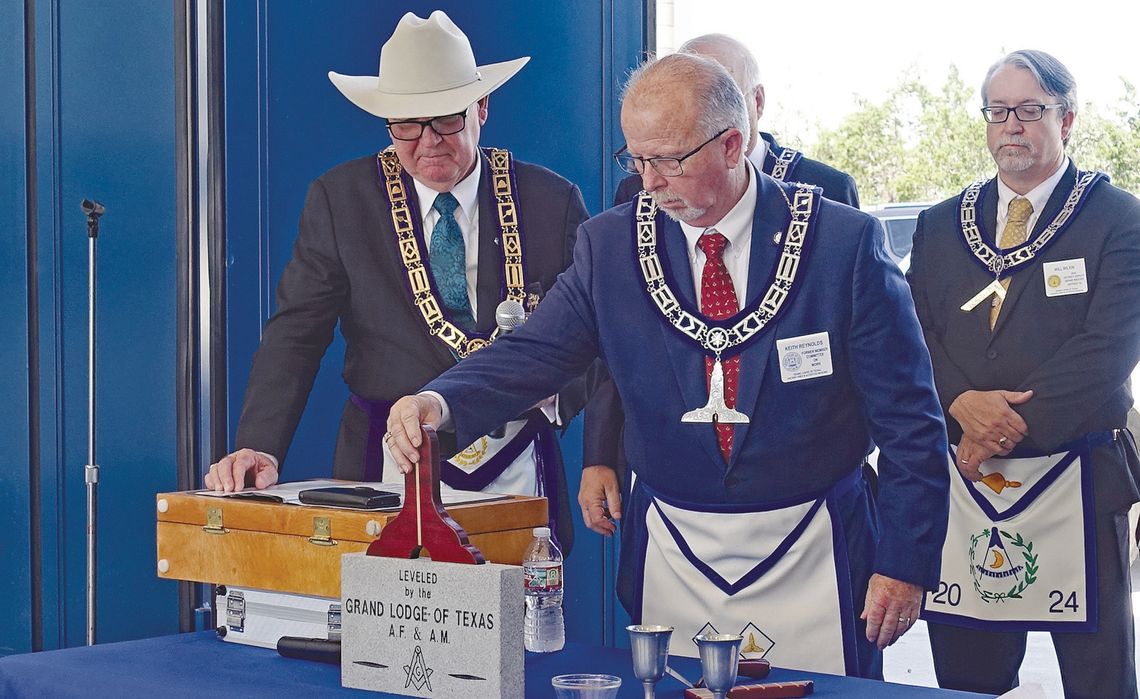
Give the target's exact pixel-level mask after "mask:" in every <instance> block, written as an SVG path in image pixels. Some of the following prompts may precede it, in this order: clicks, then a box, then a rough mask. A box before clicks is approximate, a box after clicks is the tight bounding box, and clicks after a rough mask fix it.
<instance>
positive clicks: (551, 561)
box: [523, 527, 566, 653]
mask: <svg viewBox="0 0 1140 699" xmlns="http://www.w3.org/2000/svg"><path fill="white" fill-rule="evenodd" d="M523 585H524V587H525V592H526V613H525V615H524V616H523V646H524V647H525V648H526V649H527V650H529V651H533V652H535V653H550V652H552V651H556V650H562V646H564V645H565V644H566V625H565V622H564V621H563V619H562V552H561V551H559V550H558V547H557V546H556V545H555V544H554V542H553V541H551V540H550V527H535V528H534V541H532V542H530V546H528V547H527V549H526V553H525V554H523Z"/></svg>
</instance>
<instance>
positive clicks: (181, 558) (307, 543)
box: [156, 492, 547, 598]
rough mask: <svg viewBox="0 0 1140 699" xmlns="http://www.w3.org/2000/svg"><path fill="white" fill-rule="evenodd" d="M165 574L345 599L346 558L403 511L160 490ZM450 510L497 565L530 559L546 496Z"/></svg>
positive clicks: (160, 551)
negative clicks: (342, 575)
mask: <svg viewBox="0 0 1140 699" xmlns="http://www.w3.org/2000/svg"><path fill="white" fill-rule="evenodd" d="M156 505H157V512H158V547H157V548H158V575H159V577H160V578H169V579H172V580H193V581H196V582H204V583H213V584H218V585H236V586H239V587H252V588H257V589H261V590H272V591H276V592H293V593H298V594H304V595H316V596H319V597H332V598H339V597H340V557H341V555H343V554H345V553H353V552H356V551H364V550H365V549H367V548H368V545H369V544H370V543H372V541H373V540H374V539H375V538H376V537H377V536H379V535H380V530H381V529H383V527H384V526H385V524H386V523H387V522H388V521H389V520H391V519H392V518H394V517H395V516H396V512H375V511H372V512H369V511H361V510H345V509H338V508H328V507H312V506H309V505H286V504H281V503H276V502H265V501H258V500H250V499H243V498H217V497H210V496H208V495H198V494H196V493H194V492H179V493H159V494H158V495H157V496H156ZM447 511H448V513H449V514H450V515H451V516H452V518H454V519H455V521H456V522H458V523H459V524H460V526H462V527H463V528H464V529H465V530H466V531H467V536H468V538H469V539H470V540H471V543H472V544H474V545H475V546H477V547H479V550H481V551H482V552H483V555H484V557H485V558H486V559H487V560H488V561H489V562H492V563H509V564H512V565H519V564H520V563H522V557H523V552H524V551H525V550H526V547H527V545H528V544H530V541H531V539H532V538H533V537H532V534H531V530H532V529H533V528H534V527H541V526H545V525H546V523H547V509H546V498H540V497H525V496H510V497H508V498H505V499H501V500H492V501H487V502H476V503H470V504H465V505H452V506H450V507H448V509H447Z"/></svg>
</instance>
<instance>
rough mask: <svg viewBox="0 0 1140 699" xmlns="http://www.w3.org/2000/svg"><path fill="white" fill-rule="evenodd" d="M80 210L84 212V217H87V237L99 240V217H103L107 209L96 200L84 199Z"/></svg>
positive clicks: (80, 203)
mask: <svg viewBox="0 0 1140 699" xmlns="http://www.w3.org/2000/svg"><path fill="white" fill-rule="evenodd" d="M79 208H80V209H82V210H83V215H84V216H86V217H87V237H88V238H98V237H99V217H100V216H102V215H103V212H104V211H106V209H104V208H103V205H102V204H100V203H99V202H97V201H95V200H94V199H84V200H83V201H81V202H79Z"/></svg>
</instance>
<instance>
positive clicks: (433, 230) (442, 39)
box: [206, 11, 587, 544]
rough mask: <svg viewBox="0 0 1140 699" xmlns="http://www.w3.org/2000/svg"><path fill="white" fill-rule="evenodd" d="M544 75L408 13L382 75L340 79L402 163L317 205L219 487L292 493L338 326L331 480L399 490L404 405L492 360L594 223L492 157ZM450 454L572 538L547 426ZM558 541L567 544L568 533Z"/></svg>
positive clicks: (379, 160)
mask: <svg viewBox="0 0 1140 699" xmlns="http://www.w3.org/2000/svg"><path fill="white" fill-rule="evenodd" d="M528 60H529V58H526V57H524V58H519V59H516V60H513V61H506V62H503V63H496V64H492V65H485V66H478V65H476V63H475V57H474V54H473V52H472V50H471V45H470V43H469V42H468V40H467V37H466V36H465V35H464V34H463V32H462V31H460V29H459V28H458V27H457V26H455V24H454V23H453V22H452V21H451V20H450V19H449V18H448V16H447V15H446V14H444V13H443V12H439V11H436V12H433V13H432V14H431V16H430V17H429V18H428V19H426V20H425V19H422V18H420V17H417V16H416V15H414V14H412V13H410V12H409V13H407V14H406V15H404V17H403V18H402V19H401V20H400V22H399V24H398V25H397V27H396V30H395V32H394V33H393V34H392V37H391V38H390V39H389V40H388V41H387V43H385V44H384V46H383V48H382V49H381V52H380V69H379V74H378V75H376V76H349V75H340V74H338V73H333V72H330V73H329V78H330V80H332V82H333V84H334V85H336V87H337V89H339V90H340V91H341V92H342V93H343V94H344V95H345V96H346V97H347V98H348V99H349V100H351V101H352V102H353V103H354V104H356V105H357V106H358V107H360V108H361V109H363V110H365V111H367V112H369V113H370V114H374V115H376V116H378V117H381V118H383V119H385V120H386V122H387V126H388V131H389V134H390V135H391V137H392V146H391V147H390V148H387V149H385V150H384V151H382V152H381V153H379V154H373V155H369V156H366V157H363V158H359V159H356V160H352V161H349V162H347V163H343V164H341V165H339V166H337V167H335V168H333V169H332V170H330V171H329V172H327V173H325V174H324V175H322V176H321V177H319V178H318V179H317V180H316V181H315V182H314V183H313V184H312V186H311V187H310V189H309V194H308V199H307V201H306V203H305V209H304V212H303V213H302V215H301V223H300V233H299V235H298V237H297V241H296V243H295V246H294V250H293V258H292V260H290V262H289V264H288V266H287V267H286V268H285V271H284V273H283V274H282V277H281V282H280V284H279V286H278V289H277V309H276V312H275V313H274V315H273V317H272V318H270V320H269V322H268V323H267V324H266V326H265V330H264V333H263V335H262V341H261V346H260V347H259V348H258V350H257V353H256V355H255V356H254V361H253V368H252V370H251V372H250V378H249V384H248V386H247V388H246V394H245V402H244V404H243V406H242V414H241V419H240V422H239V424H238V430H237V437H236V439H235V447H236V450H235V451H234V452H233V453H231V454H229V455H227V456H226V457H224V458H222V459H220V460H219V461H218V462H217V463H215V464H213V465H212V466H211V467H210V472H209V473H208V474H207V476H206V486H207V487H210V488H214V489H215V490H223V491H231V490H241V489H242V488H243V487H249V486H252V487H256V488H264V487H267V486H269V485H271V484H273V483H275V482H277V479H278V474H279V471H280V468H281V466H282V465H283V462H284V460H285V456H286V452H287V451H288V448H289V443H290V441H291V440H292V436H293V432H294V430H295V429H296V426H297V422H298V420H299V419H300V416H301V413H302V411H303V409H304V407H305V402H306V400H307V398H308V394H309V390H310V388H311V386H312V382H313V377H314V376H315V374H316V372H317V369H318V367H319V364H320V361H321V357H322V355H323V354H324V352H325V350H326V348H327V347H328V344H329V342H330V341H331V340H332V333H333V329H334V327H335V326H336V325H337V323H338V322H339V323H340V329H341V333H342V334H343V336H344V338H345V343H346V351H345V363H344V364H345V366H344V378H345V382H346V383H347V384H348V387H349V388H350V389H351V391H352V397H351V399H350V400H349V401H348V402H347V403H346V404H345V407H344V411H343V414H342V416H341V423H340V432H339V434H338V437H337V444H336V454H335V458H334V465H333V475H334V476H336V477H338V478H345V479H351V480H366V481H378V480H382V479H384V478H388V479H391V478H395V477H396V476H398V474H397V472H396V471H395V470H394V469H391V468H390V467H388V468H386V467H385V466H384V462H385V460H386V458H387V447H386V444H385V437H386V435H385V430H384V422H385V419H386V416H387V412H388V408H389V406H390V405H391V401H394V400H395V399H396V398H398V397H400V396H402V395H405V394H407V393H411V392H414V391H416V390H418V389H419V388H420V387H421V386H423V385H424V384H425V383H427V382H428V381H430V380H431V379H433V378H435V377H436V376H437V375H439V374H440V373H442V372H443V371H444V370H446V369H447V368H448V367H450V366H452V365H454V364H455V363H456V362H458V361H461V360H462V359H464V358H466V357H467V356H468V355H470V354H471V353H472V352H474V351H475V350H477V349H479V348H480V347H482V346H485V345H486V344H487V343H488V342H489V341H490V340H491V339H492V334H493V332H494V331H495V329H496V322H495V311H496V307H497V306H498V305H499V304H500V302H502V301H503V300H504V299H505V298H508V297H509V298H513V299H516V300H519V301H523V300H525V299H526V298H527V296H528V295H530V296H534V295H536V294H539V293H541V292H542V291H545V290H546V289H549V288H550V287H551V286H552V285H553V284H554V280H555V278H556V277H557V275H558V273H559V272H561V271H562V270H563V269H565V268H566V267H567V266H568V265H569V263H570V259H571V249H572V247H573V242H574V233H575V230H576V228H577V226H578V224H579V223H581V222H582V221H583V220H585V219H586V217H587V213H586V208H585V205H584V203H583V201H582V195H581V193H580V192H579V191H578V188H577V187H576V186H575V185H573V184H571V183H570V182H568V181H566V180H565V179H563V178H562V177H560V176H558V175H556V174H555V173H553V172H551V171H549V170H547V169H545V168H542V167H539V166H537V165H532V164H529V163H523V162H519V161H516V160H514V159H513V158H512V157H511V155H510V153H509V152H507V151H504V150H498V149H480V148H479V132H480V128H481V127H482V125H483V123H484V122H485V121H486V120H487V114H488V95H489V94H490V93H491V92H493V91H494V90H495V89H497V88H498V87H499V86H501V85H502V84H503V83H505V82H506V81H507V80H509V79H510V78H511V76H513V75H514V74H515V73H516V72H518V70H519V69H520V68H522V67H523V65H524V64H525V63H526V62H527V61H528ZM566 402H569V401H563V403H566ZM563 407H568V406H563ZM546 411H547V414H550V413H552V412H553V411H552V410H551V409H550V408H547V409H546ZM464 447H466V448H464ZM441 448H442V449H443V451H444V454H445V455H452V454H454V456H452V458H451V459H450V461H449V462H448V463H445V464H443V477H444V481H445V482H447V483H448V484H450V485H452V486H453V487H457V488H461V489H466V490H483V489H485V490H489V491H494V492H512V493H526V494H536V493H537V494H545V495H548V496H550V498H551V515H552V516H551V519H552V521H556V520H558V519H559V517H558V515H559V514H560V515H562V519H563V522H568V521H569V520H568V515H569V512H568V508H567V507H566V505H565V487H564V478H565V477H564V474H563V473H562V468H561V462H560V456H559V454H558V450H557V445H556V443H555V440H554V439H553V438H552V434H551V429H550V421H549V419H548V417H547V416H546V414H543V413H542V412H540V411H538V410H532V411H528V412H527V413H526V414H524V415H523V416H522V417H521V418H520V419H517V420H514V421H512V422H510V423H508V424H507V425H506V426H505V427H503V428H501V429H499V430H497V431H496V432H495V433H493V435H492V436H487V437H481V438H479V439H477V440H475V441H474V443H472V444H471V445H470V446H468V445H467V444H463V445H456V444H455V443H454V441H453V440H452V441H451V442H450V443H448V441H447V436H446V435H444V436H441ZM460 449H461V450H462V451H459V450H460ZM456 451H459V453H458V454H456V453H455V452H456ZM559 500H562V501H563V503H562V506H561V507H558V505H559ZM560 533H562V534H563V543H564V544H567V543H569V542H568V541H567V540H566V539H567V538H568V536H569V528H560Z"/></svg>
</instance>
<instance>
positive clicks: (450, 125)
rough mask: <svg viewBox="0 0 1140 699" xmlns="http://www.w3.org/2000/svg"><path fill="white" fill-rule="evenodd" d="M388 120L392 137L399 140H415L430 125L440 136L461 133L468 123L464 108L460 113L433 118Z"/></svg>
mask: <svg viewBox="0 0 1140 699" xmlns="http://www.w3.org/2000/svg"><path fill="white" fill-rule="evenodd" d="M387 122H388V133H390V134H392V138H394V139H396V140H397V141H415V140H417V139H418V138H419V137H420V136H422V135H423V133H424V129H425V128H427V127H429V126H430V127H431V130H432V131H434V132H436V134H438V135H440V136H450V135H451V134H453V133H459V132H460V131H462V130H463V127H464V126H466V125H467V110H466V109H464V110H463V111H462V112H459V113H458V114H448V115H447V116H437V117H434V118H431V119H411V120H409V121H391V120H387Z"/></svg>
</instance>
